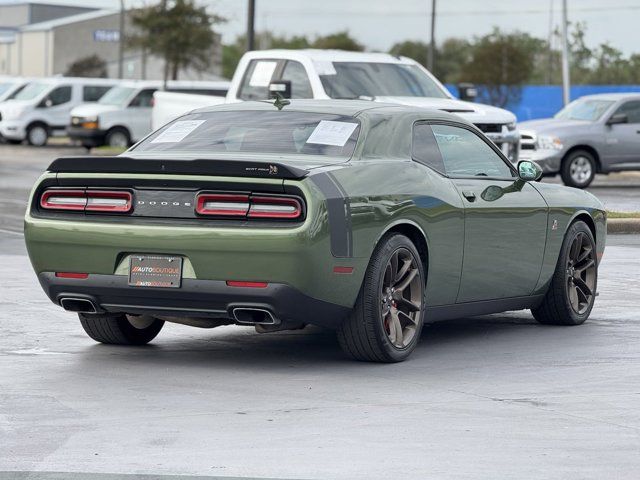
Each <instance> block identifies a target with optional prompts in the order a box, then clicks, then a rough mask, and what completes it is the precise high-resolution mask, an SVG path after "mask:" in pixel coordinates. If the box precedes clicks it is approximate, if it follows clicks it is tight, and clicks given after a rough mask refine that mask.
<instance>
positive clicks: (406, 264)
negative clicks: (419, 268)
mask: <svg viewBox="0 0 640 480" xmlns="http://www.w3.org/2000/svg"><path fill="white" fill-rule="evenodd" d="M412 263H413V261H412V260H411V259H410V258H407V259H405V260H404V264H403V265H402V267H401V268H400V271H398V274H397V275H396V278H395V279H394V280H393V281H394V283H398V282H399V281H400V280H402V279H403V278H404V276H405V275H406V274H407V272H408V271H409V269H410V268H411V264H412Z"/></svg>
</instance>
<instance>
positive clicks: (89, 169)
mask: <svg viewBox="0 0 640 480" xmlns="http://www.w3.org/2000/svg"><path fill="white" fill-rule="evenodd" d="M48 171H49V172H54V173H149V174H154V173H155V174H178V175H211V176H223V177H266V178H283V179H292V180H295V179H299V178H303V177H305V176H307V175H308V173H309V171H308V170H304V169H302V168H298V167H293V166H291V165H284V164H281V163H271V162H253V161H244V160H205V159H194V160H169V159H163V160H160V159H149V158H131V157H62V158H58V159H57V160H54V161H53V162H52V163H51V165H49V168H48Z"/></svg>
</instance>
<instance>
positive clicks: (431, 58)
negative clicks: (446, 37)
mask: <svg viewBox="0 0 640 480" xmlns="http://www.w3.org/2000/svg"><path fill="white" fill-rule="evenodd" d="M435 50H436V0H431V41H430V42H429V56H428V57H427V69H429V71H430V72H431V73H433V63H434V57H435V53H436V52H435Z"/></svg>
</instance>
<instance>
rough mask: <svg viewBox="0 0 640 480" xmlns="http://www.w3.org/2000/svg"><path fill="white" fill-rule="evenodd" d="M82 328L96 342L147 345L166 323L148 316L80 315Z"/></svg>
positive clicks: (122, 314)
mask: <svg viewBox="0 0 640 480" xmlns="http://www.w3.org/2000/svg"><path fill="white" fill-rule="evenodd" d="M78 316H79V317H80V323H81V324H82V328H84V331H85V332H87V335H89V336H90V337H91V338H93V339H94V340H95V341H96V342H100V343H107V344H111V345H145V344H147V343H149V342H150V341H151V340H153V339H154V338H155V337H156V335H158V333H160V330H162V327H163V326H164V321H163V320H159V319H157V318H154V317H150V316H147V315H140V316H135V315H125V314H124V313H121V314H109V313H105V314H91V315H88V314H84V313H79V314H78Z"/></svg>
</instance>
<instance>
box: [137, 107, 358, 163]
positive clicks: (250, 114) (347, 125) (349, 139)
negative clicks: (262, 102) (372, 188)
mask: <svg viewBox="0 0 640 480" xmlns="http://www.w3.org/2000/svg"><path fill="white" fill-rule="evenodd" d="M359 131H360V122H359V121H358V120H357V119H356V118H354V117H350V116H344V115H327V114H319V113H307V112H287V111H247V110H243V111H232V112H206V113H192V114H189V115H185V116H183V117H180V118H179V119H178V120H175V121H173V122H171V123H170V124H168V125H166V126H164V127H162V128H161V129H160V130H158V131H157V132H155V133H153V134H152V135H151V136H149V137H147V138H146V139H145V140H144V141H142V143H140V144H139V145H138V146H137V147H136V148H135V149H136V151H138V152H176V153H180V152H201V153H203V154H211V153H216V152H247V153H272V154H294V155H300V154H302V155H328V156H335V157H344V158H348V157H350V156H351V155H352V154H353V150H354V148H355V145H356V141H357V139H358V133H359Z"/></svg>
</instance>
